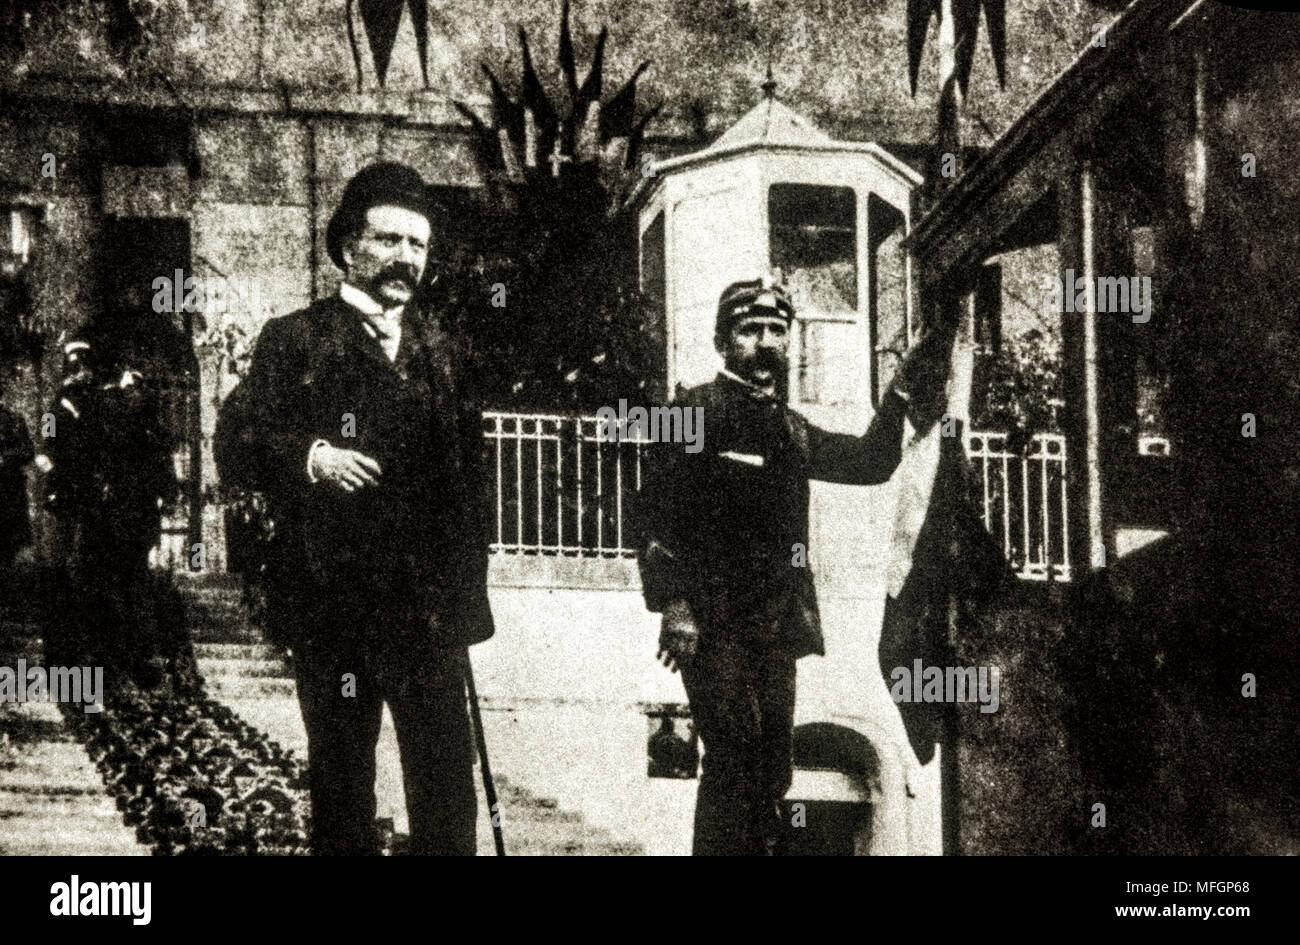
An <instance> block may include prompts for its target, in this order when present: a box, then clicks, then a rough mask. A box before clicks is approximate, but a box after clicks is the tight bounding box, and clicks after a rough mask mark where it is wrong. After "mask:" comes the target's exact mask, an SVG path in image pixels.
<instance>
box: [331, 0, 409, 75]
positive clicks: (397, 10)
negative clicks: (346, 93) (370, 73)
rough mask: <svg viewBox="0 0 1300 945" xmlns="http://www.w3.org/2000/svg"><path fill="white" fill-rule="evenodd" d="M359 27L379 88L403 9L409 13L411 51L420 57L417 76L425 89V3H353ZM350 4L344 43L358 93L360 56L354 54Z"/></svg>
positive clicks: (374, 0)
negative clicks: (353, 66)
mask: <svg viewBox="0 0 1300 945" xmlns="http://www.w3.org/2000/svg"><path fill="white" fill-rule="evenodd" d="M355 2H356V7H357V11H358V13H360V15H361V24H362V26H363V27H364V28H365V33H366V42H367V43H368V44H369V46H370V55H371V56H372V57H373V58H374V62H375V75H376V76H377V77H378V79H379V86H380V88H383V86H384V81H385V80H386V79H387V77H388V64H389V63H390V62H391V61H392V58H393V47H394V46H395V45H396V44H397V30H398V28H399V27H400V26H401V24H402V10H403V8H405V9H408V10H410V11H411V25H412V27H413V28H414V30H415V49H416V54H417V55H418V56H419V57H420V75H421V77H422V78H423V79H424V87H425V88H426V89H427V88H428V87H429V9H428V7H427V6H426V4H425V0H355ZM352 5H353V0H348V2H347V9H346V15H347V24H348V41H349V42H350V43H351V44H352V58H353V61H354V62H355V64H356V67H357V89H358V91H359V90H360V89H361V55H360V53H359V52H358V50H357V44H356V33H355V31H354V27H353V24H352Z"/></svg>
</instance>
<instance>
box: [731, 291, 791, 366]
mask: <svg viewBox="0 0 1300 945" xmlns="http://www.w3.org/2000/svg"><path fill="white" fill-rule="evenodd" d="M760 314H762V315H775V316H776V317H777V318H783V319H785V321H786V324H789V323H790V322H791V321H792V320H793V319H794V303H793V302H791V301H790V295H789V293H787V292H786V290H785V287H784V286H783V285H781V283H780V280H779V278H778V277H774V276H770V275H768V276H762V277H761V278H758V279H751V280H749V281H747V282H733V283H732V284H731V285H729V286H727V287H726V288H725V289H723V290H722V295H721V296H720V297H719V298H718V315H717V321H715V322H714V328H713V345H714V347H715V348H717V349H718V350H719V351H721V350H722V349H723V347H725V345H726V343H727V336H728V335H729V334H730V333H731V329H732V328H733V327H735V325H736V324H737V323H738V322H740V321H741V320H743V319H745V318H749V317H750V316H752V315H760Z"/></svg>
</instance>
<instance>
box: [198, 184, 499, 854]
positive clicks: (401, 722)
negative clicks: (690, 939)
mask: <svg viewBox="0 0 1300 945" xmlns="http://www.w3.org/2000/svg"><path fill="white" fill-rule="evenodd" d="M432 223H433V215H432V212H431V209H430V205H429V199H428V190H427V188H426V186H425V184H424V182H423V181H422V180H421V178H420V175H419V174H418V173H417V172H416V171H414V170H413V169H411V168H409V167H406V166H404V165H401V164H396V163H380V164H374V165H371V166H369V167H367V168H365V169H363V170H362V171H361V172H359V173H358V174H357V175H356V177H354V178H353V179H352V180H351V181H349V183H348V185H347V187H346V189H345V191H344V194H343V199H342V201H341V203H340V205H339V207H338V209H337V211H336V212H335V214H334V216H333V218H332V219H331V221H330V224H329V227H328V230H327V233H326V244H327V246H328V249H329V254H330V258H331V259H332V260H333V261H334V263H335V264H336V265H337V266H338V267H339V268H340V269H342V270H343V272H344V277H343V284H342V286H341V287H340V290H339V294H338V295H335V296H332V297H330V298H326V299H321V300H319V301H317V302H315V303H313V304H312V305H310V306H309V307H307V308H306V309H303V310H302V311H299V312H295V313H294V314H292V315H288V316H285V317H283V318H277V319H273V320H272V321H270V322H269V323H268V324H267V325H266V326H265V327H264V328H263V329H262V333H261V336H260V337H259V339H258V342H257V346H256V349H255V351H254V356H253V363H252V367H251V369H250V371H249V374H248V377H247V378H246V379H245V380H244V381H243V382H242V383H241V385H240V386H239V387H238V388H237V389H236V390H235V391H234V392H233V393H232V394H231V395H230V397H229V398H228V400H227V402H226V404H225V405H224V406H223V408H222V411H221V416H220V420H219V422H218V428H217V436H216V441H215V450H216V460H217V466H218V469H219V471H220V473H221V476H222V479H223V480H224V481H226V482H227V483H228V484H232V485H238V486H243V487H245V488H251V489H256V490H260V491H263V492H265V493H266V496H267V502H268V508H269V512H270V515H271V518H272V519H273V521H274V529H275V538H274V539H273V545H274V548H273V550H272V552H271V560H269V561H268V562H267V584H268V588H267V596H268V602H267V608H268V613H267V620H268V624H269V626H268V630H269V632H270V634H271V635H272V636H273V638H274V639H275V640H276V641H277V642H280V643H282V644H285V645H287V646H289V647H290V648H291V649H292V652H293V665H294V671H295V675H296V676H297V682H298V699H299V703H300V706H301V709H302V715H303V721H304V723H305V726H306V730H307V742H308V767H309V772H310V775H309V776H310V789H311V804H312V844H313V849H314V851H315V852H316V853H318V854H330V853H337V854H349V853H351V854H356V853H377V852H378V849H379V848H378V835H377V833H376V830H375V812H376V802H375V792H374V785H375V747H376V744H377V742H378V739H379V729H380V720H381V717H382V711H383V704H384V703H385V702H387V703H388V705H389V707H390V709H391V710H392V714H393V721H394V723H395V725H396V729H397V740H398V745H399V747H400V749H401V757H402V770H403V779H404V783H405V787H406V805H407V812H408V814H409V816H410V825H411V852H413V853H423V854H460V855H472V854H473V853H474V851H475V836H474V834H475V808H476V800H475V794H474V783H473V742H472V732H471V730H470V726H469V719H468V715H467V710H466V700H465V688H464V681H463V680H464V678H463V672H464V661H465V658H466V646H467V645H468V644H472V643H476V642H479V641H482V640H485V639H487V638H488V637H489V636H491V635H492V632H493V626H492V615H491V611H490V610H489V607H488V601H487V557H488V540H489V539H488V531H487V524H488V522H487V517H486V512H487V507H486V502H485V498H486V495H487V491H486V488H485V481H484V478H483V470H482V460H483V449H484V446H483V435H482V419H481V414H480V413H479V410H478V408H477V406H476V405H475V403H474V400H473V398H472V397H471V396H470V395H469V392H468V391H467V390H466V387H465V383H464V378H463V376H462V372H461V370H460V365H461V359H460V358H459V356H458V353H457V351H456V350H455V349H454V348H453V339H452V338H451V337H450V336H449V335H448V334H447V333H445V332H444V331H443V330H442V329H441V328H440V327H439V326H438V325H437V324H436V323H435V322H434V321H433V320H432V319H431V318H428V317H426V316H425V315H424V313H422V312H420V311H418V308H419V306H418V303H417V302H415V301H414V298H415V295H416V292H417V288H418V287H419V285H420V283H421V279H422V277H423V275H424V272H425V264H426V261H427V254H428V244H429V238H430V233H431V226H432Z"/></svg>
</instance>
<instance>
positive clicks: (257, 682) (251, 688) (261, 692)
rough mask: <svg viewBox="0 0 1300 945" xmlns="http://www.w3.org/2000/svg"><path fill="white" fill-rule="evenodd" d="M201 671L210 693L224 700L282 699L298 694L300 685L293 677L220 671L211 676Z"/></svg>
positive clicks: (215, 697)
mask: <svg viewBox="0 0 1300 945" xmlns="http://www.w3.org/2000/svg"><path fill="white" fill-rule="evenodd" d="M200 672H201V673H203V675H204V677H205V679H206V680H207V688H208V695H210V696H212V697H213V698H214V699H219V700H221V701H223V702H224V701H226V700H230V699H235V700H243V701H246V700H249V699H282V698H284V697H286V696H289V697H294V696H297V694H298V687H297V685H296V684H295V683H294V681H293V680H292V679H282V678H278V677H272V676H267V677H244V676H224V675H222V674H220V673H216V674H213V675H211V676H209V675H208V673H206V672H204V671H203V669H202V667H200Z"/></svg>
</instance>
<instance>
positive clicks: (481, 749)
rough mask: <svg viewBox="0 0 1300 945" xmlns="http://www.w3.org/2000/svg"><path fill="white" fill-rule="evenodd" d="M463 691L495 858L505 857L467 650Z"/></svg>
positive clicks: (481, 718) (494, 789) (481, 720)
mask: <svg viewBox="0 0 1300 945" xmlns="http://www.w3.org/2000/svg"><path fill="white" fill-rule="evenodd" d="M465 689H466V690H467V691H468V692H469V714H470V718H471V719H473V721H474V740H475V741H476V742H477V743H478V757H479V762H480V763H481V764H482V765H483V793H484V794H486V795H487V802H488V816H489V817H490V818H491V821H492V840H493V842H494V843H495V844H496V848H497V856H505V855H506V841H505V838H504V836H503V835H502V833H501V813H500V811H498V810H497V789H496V785H495V784H493V783H492V767H491V766H490V765H489V764H488V754H487V739H485V738H484V737H483V715H482V714H481V713H480V712H479V708H478V690H477V689H475V688H474V670H473V668H471V667H470V665H469V650H468V649H467V650H466V651H465Z"/></svg>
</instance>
